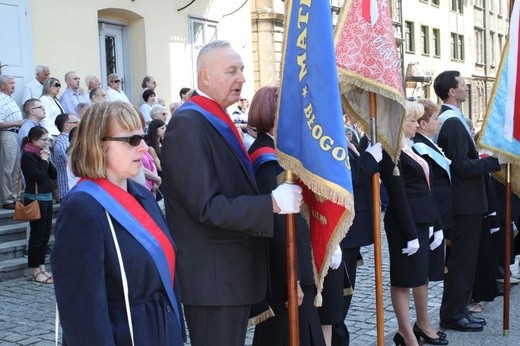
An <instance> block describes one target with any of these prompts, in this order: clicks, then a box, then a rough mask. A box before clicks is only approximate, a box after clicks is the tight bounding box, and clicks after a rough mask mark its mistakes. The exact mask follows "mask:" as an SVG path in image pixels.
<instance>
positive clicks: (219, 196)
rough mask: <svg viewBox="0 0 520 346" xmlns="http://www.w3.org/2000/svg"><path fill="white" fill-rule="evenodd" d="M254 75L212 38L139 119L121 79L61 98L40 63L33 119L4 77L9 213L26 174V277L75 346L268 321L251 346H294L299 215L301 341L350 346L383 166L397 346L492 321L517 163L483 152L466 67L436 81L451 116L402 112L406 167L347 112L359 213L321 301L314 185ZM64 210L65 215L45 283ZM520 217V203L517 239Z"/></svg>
mask: <svg viewBox="0 0 520 346" xmlns="http://www.w3.org/2000/svg"><path fill="white" fill-rule="evenodd" d="M243 69H244V65H243V62H242V59H241V57H240V55H239V54H238V53H237V52H236V51H235V50H234V49H233V48H232V47H231V46H230V44H229V42H227V41H220V40H217V41H213V42H211V43H209V44H207V45H205V46H204V47H203V48H202V49H201V50H200V53H199V56H198V58H197V87H196V88H195V89H189V88H183V89H181V91H180V94H179V96H180V101H179V102H174V103H172V104H171V105H170V107H169V109H168V108H166V107H165V102H164V100H163V99H161V98H160V97H158V96H157V94H156V90H155V88H156V85H157V84H156V82H155V79H154V78H153V77H152V76H146V77H145V78H144V79H143V82H142V87H143V92H142V102H141V105H140V107H139V108H137V107H135V106H133V105H132V104H131V103H130V101H129V99H128V97H127V96H126V95H125V94H124V92H123V91H122V90H121V87H120V86H121V78H120V77H119V76H118V75H117V74H110V75H109V76H108V77H107V82H108V86H109V87H108V89H107V90H103V89H102V88H101V87H100V84H101V83H100V81H99V78H97V77H96V76H92V75H89V76H87V77H86V78H85V82H86V85H87V88H88V91H83V90H82V89H81V88H80V77H79V75H78V74H77V73H76V72H74V71H70V72H68V73H67V74H66V75H65V78H64V79H65V83H66V84H67V88H66V90H65V91H64V92H63V93H62V94H61V96H60V97H59V98H58V95H59V94H60V88H61V84H60V82H59V80H58V79H56V78H54V77H51V76H50V69H49V67H48V66H46V65H39V66H37V68H36V77H35V80H33V81H31V82H29V83H28V84H27V86H26V88H25V90H24V104H23V107H22V108H23V113H24V114H25V116H22V112H21V110H20V109H19V108H18V106H17V105H16V103H15V102H14V100H13V99H12V97H11V95H12V94H13V92H14V88H15V82H14V79H13V78H12V77H10V76H5V75H0V130H1V131H0V142H1V146H2V147H1V149H0V167H2V174H1V198H2V199H1V202H2V207H3V208H4V209H13V208H14V202H15V200H16V199H17V198H19V196H18V195H19V191H16V181H17V178H18V179H20V177H22V178H23V179H24V181H25V194H24V195H25V203H29V202H31V201H33V200H38V201H39V205H40V211H41V218H40V219H39V220H36V221H31V222H30V237H29V246H28V248H29V253H28V266H29V268H31V270H32V273H31V277H32V280H33V281H35V282H38V283H42V284H54V286H55V294H56V301H57V305H58V309H59V314H60V319H61V325H62V328H63V339H64V343H65V344H71V345H75V344H108V343H115V344H118V345H123V344H125V345H126V344H136V345H144V344H147V345H148V344H152V345H182V344H183V343H184V342H185V341H186V331H185V324H186V326H187V329H188V331H189V337H190V341H191V344H192V345H200V346H202V345H237V346H238V345H243V344H244V341H245V336H246V329H247V326H248V322H249V323H253V324H256V327H255V333H254V339H253V344H254V345H287V344H288V338H289V335H288V329H289V320H288V315H287V306H286V302H287V299H288V298H287V289H286V286H287V277H286V249H285V242H286V239H285V222H286V221H285V218H284V216H283V214H288V213H295V214H297V215H296V228H297V232H296V233H297V236H296V242H297V265H298V274H297V275H298V283H297V289H298V305H299V338H300V344H301V345H327V346H329V345H334V346H343V345H348V344H349V331H348V329H347V326H346V325H345V319H348V311H349V308H350V303H351V299H352V296H353V294H354V292H355V286H356V271H357V266H358V265H359V263H361V262H362V257H361V252H360V248H361V247H363V246H367V245H370V244H372V243H373V232H372V227H373V218H372V214H373V203H372V189H373V186H372V179H371V177H372V175H373V174H374V173H376V172H380V173H381V180H382V183H383V184H384V186H385V187H386V192H387V195H388V203H387V204H385V206H384V208H385V215H384V230H385V232H386V235H387V240H388V250H389V260H390V288H391V289H390V293H391V300H392V305H393V309H394V313H395V315H396V318H397V322H398V332H397V333H396V334H395V335H394V338H393V340H394V342H395V344H396V345H418V344H419V341H420V340H421V339H424V341H425V342H426V343H428V344H433V345H446V344H448V343H449V341H448V340H449V335H447V333H446V332H445V330H450V329H452V330H458V331H482V330H483V329H484V325H485V324H486V321H485V319H483V318H480V317H478V316H476V315H475V314H474V312H478V311H476V310H475V304H480V303H482V302H483V301H489V300H493V299H494V297H495V296H496V295H498V294H499V292H498V288H499V283H497V280H498V281H500V280H501V279H502V278H503V272H504V268H503V266H501V265H499V264H498V263H499V260H500V259H501V257H500V256H502V257H503V254H502V252H501V251H502V250H501V248H500V246H501V244H502V241H503V240H502V238H501V237H500V236H502V237H503V236H504V229H505V225H504V224H503V219H504V218H503V214H504V205H502V204H501V203H498V202H497V201H498V200H499V199H500V198H497V196H500V195H501V194H503V186H502V185H501V184H500V183H499V182H498V181H497V180H496V179H494V178H493V177H492V176H491V175H490V173H492V172H496V171H499V170H500V164H501V163H503V162H501V161H499V160H498V159H497V158H495V157H493V156H492V155H489V153H482V152H481V153H479V152H478V151H477V147H476V145H475V141H474V139H473V134H472V128H471V126H469V125H468V123H467V122H466V120H465V118H464V115H463V114H462V111H461V106H462V103H463V102H464V101H465V100H466V98H467V95H468V89H467V87H466V84H465V81H464V79H463V78H462V77H461V76H460V73H458V72H457V71H445V72H442V73H441V74H439V75H438V76H437V77H436V79H435V82H434V89H435V92H436V94H437V96H438V97H439V99H440V100H442V102H443V104H442V107H440V108H439V107H438V106H437V104H435V103H434V102H432V101H430V100H419V101H413V102H412V101H408V102H407V103H406V115H405V119H404V125H403V133H402V136H403V146H402V148H401V154H400V157H399V160H398V161H397V162H393V161H392V160H391V159H390V156H389V155H388V154H387V153H386V152H385V151H384V150H383V149H382V147H381V144H380V143H374V144H372V145H371V144H369V143H368V139H367V136H366V135H365V134H364V133H363V131H362V129H360V128H359V127H358V126H357V124H355V123H354V122H353V120H352V118H350V117H348V116H346V117H345V120H346V121H345V134H346V136H347V138H348V139H349V141H348V146H349V160H350V163H351V171H352V181H353V186H354V208H355V218H354V221H353V224H352V226H351V228H350V230H349V232H348V233H347V235H346V236H345V238H344V239H343V240H342V241H341V244H340V246H338V248H337V249H336V251H335V252H334V256H333V258H332V261H331V264H330V269H329V273H328V275H327V278H326V281H325V287H324V291H323V305H322V306H321V307H320V308H317V307H316V306H315V305H314V295H315V292H316V288H315V286H314V277H313V268H312V254H311V245H310V233H309V228H308V226H307V223H306V222H305V219H304V217H303V216H302V214H300V205H301V202H302V192H301V188H300V187H299V186H298V185H293V184H279V183H278V182H277V177H278V176H279V175H280V173H282V172H283V168H282V167H281V166H280V165H279V163H278V160H277V157H276V151H275V142H274V137H273V136H274V133H273V129H274V124H275V117H276V110H277V101H278V100H277V98H278V88H277V87H274V86H266V87H262V88H260V89H259V90H258V91H257V92H256V93H255V95H254V97H253V99H252V100H251V103H249V101H248V100H247V99H246V98H245V97H244V96H243V95H242V86H243V84H244V83H245V78H244V74H243ZM233 105H237V107H236V109H235V110H234V111H229V112H228V111H227V110H228V109H230V107H231V106H233ZM20 167H21V169H20ZM396 169H397V170H398V171H399V172H400V174H399V175H396V174H395V171H396ZM20 172H21V173H20ZM162 199H164V202H165V211H164V212H165V214H163V211H162V210H161V208H160V207H159V205H158V203H157V202H158V201H160V200H162ZM53 201H55V202H59V203H60V204H61V208H60V212H59V215H58V218H57V220H56V241H55V244H54V249H53V253H52V257H51V263H52V269H53V273H49V272H48V271H47V269H46V267H45V252H46V246H47V243H48V240H49V236H50V233H51V225H52V205H53ZM519 217H520V203H519V200H518V197H517V196H513V206H512V218H513V221H515V223H514V224H513V229H515V228H516V225H517V224H518V221H519ZM508 236H511V237H512V235H508ZM512 258H513V259H514V256H512ZM512 263H513V262H512ZM430 281H444V292H443V298H442V305H441V309H440V327H441V328H442V329H443V330H444V331H441V330H440V329H439V328H437V327H436V326H434V325H433V324H432V322H431V318H430V316H429V315H428V310H427V302H428V283H429V282H430ZM410 293H412V296H413V300H414V308H415V312H416V316H417V319H416V321H415V322H414V323H412V322H413V321H411V318H410ZM472 304H473V305H472ZM482 305H483V304H481V305H478V306H479V307H480V308H482ZM470 308H471V310H470Z"/></svg>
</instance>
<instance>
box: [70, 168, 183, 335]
mask: <svg viewBox="0 0 520 346" xmlns="http://www.w3.org/2000/svg"><path fill="white" fill-rule="evenodd" d="M78 191H82V192H86V193H88V194H89V195H91V196H92V197H94V198H95V199H96V201H98V202H99V203H100V204H101V205H102V206H103V208H105V209H106V210H107V211H108V213H109V214H110V215H112V217H113V218H114V219H115V220H117V222H119V223H120V224H121V226H123V228H125V229H126V230H127V231H128V232H129V233H130V234H131V235H132V236H133V237H134V238H135V239H136V240H137V241H138V242H139V243H140V244H141V245H142V246H143V247H144V248H145V250H146V251H148V253H149V254H150V256H151V257H152V259H153V261H154V263H155V266H156V268H157V270H158V272H159V275H160V277H161V281H162V283H163V286H164V289H165V291H166V294H167V295H168V298H169V300H170V302H171V304H172V307H173V309H174V311H175V313H176V316H177V320H178V322H179V325H180V315H179V306H178V303H177V299H176V297H175V293H174V291H173V280H174V276H175V249H174V247H173V244H172V241H171V240H170V238H169V237H168V236H167V235H166V234H165V233H164V232H163V231H162V229H161V228H160V227H159V226H158V225H157V223H156V222H155V220H154V219H153V218H152V217H151V216H150V215H149V214H148V212H147V211H146V210H145V209H144V208H143V207H142V206H141V204H139V202H137V200H136V199H135V198H134V197H133V196H132V195H131V194H129V193H128V192H127V191H125V190H123V189H121V188H120V187H118V186H116V185H114V184H112V183H111V182H109V181H108V180H107V179H105V178H101V179H95V180H90V179H83V180H81V181H80V182H79V183H78V184H77V185H76V186H75V188H74V189H73V192H78ZM181 329H182V326H181Z"/></svg>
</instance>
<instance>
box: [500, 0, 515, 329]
mask: <svg viewBox="0 0 520 346" xmlns="http://www.w3.org/2000/svg"><path fill="white" fill-rule="evenodd" d="M514 4H515V0H511V1H510V2H509V21H511V14H512V13H513V6H514ZM505 189H506V193H505V195H506V200H505V212H504V218H505V220H504V308H503V323H502V332H503V335H504V336H509V299H510V294H509V289H510V287H511V280H510V277H511V272H510V264H509V263H510V262H511V164H510V163H509V162H508V163H507V164H506V176H505Z"/></svg>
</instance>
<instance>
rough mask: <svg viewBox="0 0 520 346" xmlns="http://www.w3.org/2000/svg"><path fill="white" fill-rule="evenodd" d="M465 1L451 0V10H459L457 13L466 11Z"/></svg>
mask: <svg viewBox="0 0 520 346" xmlns="http://www.w3.org/2000/svg"><path fill="white" fill-rule="evenodd" d="M463 8H464V6H463V1H462V0H451V10H452V11H453V12H457V13H461V14H462V13H464V12H463Z"/></svg>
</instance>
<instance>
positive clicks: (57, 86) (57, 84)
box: [52, 83, 61, 88]
mask: <svg viewBox="0 0 520 346" xmlns="http://www.w3.org/2000/svg"><path fill="white" fill-rule="evenodd" d="M52 86H55V87H56V88H61V84H60V83H54V84H53V85H52Z"/></svg>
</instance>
